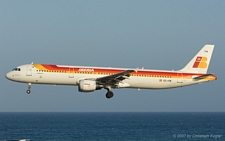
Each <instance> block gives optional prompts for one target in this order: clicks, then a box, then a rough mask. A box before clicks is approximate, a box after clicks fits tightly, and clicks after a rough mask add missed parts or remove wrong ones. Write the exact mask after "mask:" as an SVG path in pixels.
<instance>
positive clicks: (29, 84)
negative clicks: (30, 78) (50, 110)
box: [26, 83, 31, 94]
mask: <svg viewBox="0 0 225 141" xmlns="http://www.w3.org/2000/svg"><path fill="white" fill-rule="evenodd" d="M30 88H31V83H28V90H27V91H26V92H27V94H30Z"/></svg>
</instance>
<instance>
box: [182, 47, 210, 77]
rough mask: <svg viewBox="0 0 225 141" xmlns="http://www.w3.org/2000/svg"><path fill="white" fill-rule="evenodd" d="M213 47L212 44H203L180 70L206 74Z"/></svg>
mask: <svg viewBox="0 0 225 141" xmlns="http://www.w3.org/2000/svg"><path fill="white" fill-rule="evenodd" d="M213 49H214V45H205V46H204V47H203V48H202V49H201V50H200V51H199V52H198V54H197V55H196V56H195V57H194V58H193V59H192V60H191V61H190V62H189V63H188V64H187V65H186V66H185V67H184V68H183V69H181V70H180V71H181V72H189V73H202V74H206V73H207V70H208V67H209V63H210V60H211V56H212V53H213Z"/></svg>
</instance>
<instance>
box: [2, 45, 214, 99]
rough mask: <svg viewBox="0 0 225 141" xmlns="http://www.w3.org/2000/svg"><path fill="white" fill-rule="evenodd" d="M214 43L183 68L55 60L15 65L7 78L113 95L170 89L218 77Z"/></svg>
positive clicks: (203, 49)
mask: <svg viewBox="0 0 225 141" xmlns="http://www.w3.org/2000/svg"><path fill="white" fill-rule="evenodd" d="M213 50H214V45H205V46H204V47H203V48H202V49H201V50H200V51H199V52H198V53H197V55H196V56H195V57H194V58H193V59H192V60H191V61H190V62H189V63H188V64H187V65H186V66H185V67H184V68H183V69H181V70H178V71H174V70H172V71H166V70H149V69H143V68H142V69H138V68H136V69H129V68H110V67H88V66H66V65H52V64H34V63H31V64H26V65H21V66H18V67H16V68H14V69H13V70H12V71H10V72H8V73H7V74H6V78H7V79H9V80H11V81H15V82H21V83H27V84H28V90H27V91H26V92H27V94H30V92H31V90H30V89H31V84H52V85H71V86H78V90H79V92H93V91H95V90H100V89H102V88H104V89H106V90H107V93H106V98H108V99H109V98H112V97H113V95H114V94H113V92H112V89H115V88H136V89H138V90H140V89H168V88H177V87H183V86H189V85H194V84H201V83H204V82H208V81H213V80H216V79H217V77H216V76H215V74H212V73H211V74H208V73H207V70H208V67H209V64H210V60H211V56H212V53H213Z"/></svg>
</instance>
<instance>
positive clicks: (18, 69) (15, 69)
mask: <svg viewBox="0 0 225 141" xmlns="http://www.w3.org/2000/svg"><path fill="white" fill-rule="evenodd" d="M20 70H21V69H20V68H14V69H13V71H20Z"/></svg>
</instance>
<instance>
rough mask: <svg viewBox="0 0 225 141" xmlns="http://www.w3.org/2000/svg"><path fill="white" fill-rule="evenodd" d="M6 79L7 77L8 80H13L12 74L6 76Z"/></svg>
mask: <svg viewBox="0 0 225 141" xmlns="http://www.w3.org/2000/svg"><path fill="white" fill-rule="evenodd" d="M5 77H6V78H7V79H9V80H11V79H12V74H11V73H10V72H8V73H7V74H6V75H5Z"/></svg>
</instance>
